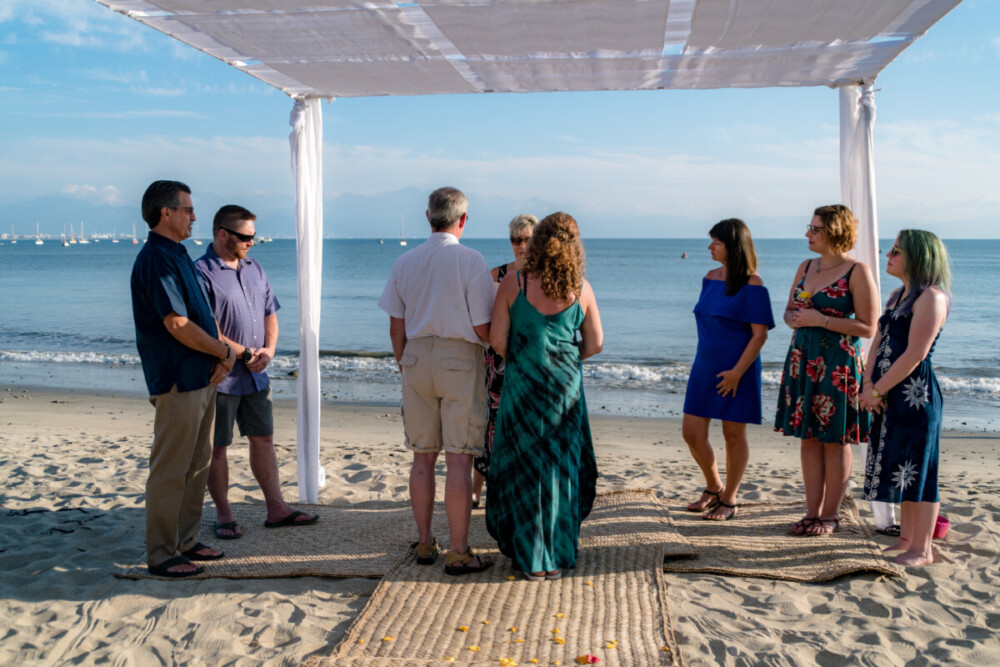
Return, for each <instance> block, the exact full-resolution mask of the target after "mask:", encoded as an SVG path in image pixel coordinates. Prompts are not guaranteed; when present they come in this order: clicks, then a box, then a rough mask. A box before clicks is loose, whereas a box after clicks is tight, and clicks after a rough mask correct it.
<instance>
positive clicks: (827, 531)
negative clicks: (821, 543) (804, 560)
mask: <svg viewBox="0 0 1000 667" xmlns="http://www.w3.org/2000/svg"><path fill="white" fill-rule="evenodd" d="M830 524H833V525H832V526H831V525H830ZM809 528H812V529H813V530H812V531H809V530H806V535H808V536H809V537H818V536H820V535H832V534H834V533H836V532H837V530H838V529H839V528H840V519H839V518H837V519H824V518H822V517H820V518H819V519H816V521H814V522H813V524H812V525H811V526H809Z"/></svg>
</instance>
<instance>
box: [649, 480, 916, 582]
mask: <svg viewBox="0 0 1000 667" xmlns="http://www.w3.org/2000/svg"><path fill="white" fill-rule="evenodd" d="M805 509H806V508H805V503H804V502H801V501H798V502H786V503H743V504H741V505H740V509H739V514H738V515H737V517H736V518H735V519H731V520H729V521H705V520H703V519H702V518H701V514H699V513H696V512H683V511H673V512H671V516H672V518H673V520H674V523H675V524H676V526H677V529H678V530H679V531H680V533H681V535H683V536H684V537H686V538H687V539H688V540H689V541H690V542H691V544H693V545H694V546H695V547H696V548H697V550H698V557H697V558H693V559H689V560H668V561H667V562H665V563H664V567H663V569H664V570H665V571H667V572H706V573H713V574H730V575H734V576H739V577H760V578H763V579H780V580H783V581H799V582H808V583H815V582H820V581H829V580H830V579H835V578H837V577H840V576H843V575H846V574H852V573H855V572H875V573H879V574H886V575H890V576H902V575H903V574H904V572H905V570H904V569H903V568H902V567H900V566H899V565H896V564H894V563H892V562H890V561H888V560H886V558H885V557H884V556H883V555H882V552H881V550H880V548H879V545H878V544H877V543H876V542H875V541H874V540H872V533H871V528H870V527H869V525H868V523H867V522H866V521H865V520H864V519H862V518H861V516H860V514H859V513H858V508H857V506H856V505H855V503H854V499H853V498H850V497H847V498H845V499H844V502H843V504H842V505H841V508H840V528H839V529H838V531H837V532H835V533H833V534H832V535H817V536H792V535H788V533H787V530H788V526H789V525H790V524H792V523H793V522H795V521H797V520H799V519H800V518H802V517H803V516H804V515H805ZM668 558H669V555H668Z"/></svg>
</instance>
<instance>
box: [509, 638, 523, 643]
mask: <svg viewBox="0 0 1000 667" xmlns="http://www.w3.org/2000/svg"><path fill="white" fill-rule="evenodd" d="M523 643H524V640H523V639H515V640H514V641H512V642H511V644H523Z"/></svg>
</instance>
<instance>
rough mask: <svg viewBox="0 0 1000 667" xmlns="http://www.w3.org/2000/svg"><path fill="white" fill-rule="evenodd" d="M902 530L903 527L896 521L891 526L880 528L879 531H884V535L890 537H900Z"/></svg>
mask: <svg viewBox="0 0 1000 667" xmlns="http://www.w3.org/2000/svg"><path fill="white" fill-rule="evenodd" d="M901 530H902V527H901V526H900V525H899V524H898V523H895V524H893V525H891V526H886V527H885V528H883V529H881V530H879V531H878V532H880V533H882V534H883V535H888V536H889V537H899V535H900V531H901Z"/></svg>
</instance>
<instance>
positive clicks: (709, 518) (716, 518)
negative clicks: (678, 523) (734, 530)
mask: <svg viewBox="0 0 1000 667" xmlns="http://www.w3.org/2000/svg"><path fill="white" fill-rule="evenodd" d="M720 507H725V508H726V509H731V510H732V512H731V513H730V514H728V515H727V516H710V515H711V514H712V512H717V511H719V508H720ZM739 509H740V506H739V505H735V504H733V505H730V504H729V503H724V502H722V500H721V499H720V500H718V501H717V502H716V503H715V505H713V506H712V508H711V509H709V510H707V511H706V512H705V513H704V514H702V515H701V518H702V519H704V520H705V521H729V520H730V519H735V518H736V512H737V511H738V510H739Z"/></svg>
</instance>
